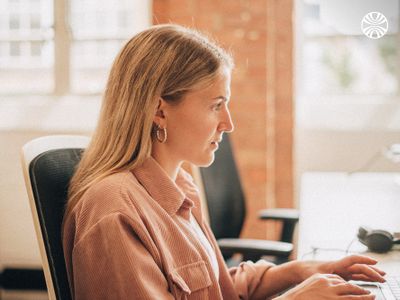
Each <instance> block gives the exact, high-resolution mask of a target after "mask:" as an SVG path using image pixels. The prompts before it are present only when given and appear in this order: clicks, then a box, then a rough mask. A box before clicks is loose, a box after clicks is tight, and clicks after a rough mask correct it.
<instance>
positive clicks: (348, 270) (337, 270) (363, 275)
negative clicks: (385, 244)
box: [300, 255, 386, 282]
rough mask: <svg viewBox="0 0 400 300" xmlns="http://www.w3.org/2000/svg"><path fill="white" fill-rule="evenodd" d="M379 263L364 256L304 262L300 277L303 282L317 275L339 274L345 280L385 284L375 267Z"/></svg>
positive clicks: (380, 271)
mask: <svg viewBox="0 0 400 300" xmlns="http://www.w3.org/2000/svg"><path fill="white" fill-rule="evenodd" d="M376 263H377V261H376V260H375V259H373V258H370V257H367V256H362V255H350V256H347V257H345V258H342V259H340V260H337V261H329V262H317V261H308V262H303V266H302V267H301V268H300V276H301V278H302V279H303V280H305V279H306V278H308V277H310V276H312V275H313V274H316V273H322V274H337V275H339V276H340V277H342V278H343V279H345V280H362V281H378V282H385V279H384V278H383V276H384V275H385V274H386V273H385V272H383V271H382V270H379V269H378V268H376V267H374V266H373V265H375V264H376Z"/></svg>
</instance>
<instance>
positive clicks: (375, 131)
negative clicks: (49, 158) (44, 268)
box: [0, 0, 400, 299]
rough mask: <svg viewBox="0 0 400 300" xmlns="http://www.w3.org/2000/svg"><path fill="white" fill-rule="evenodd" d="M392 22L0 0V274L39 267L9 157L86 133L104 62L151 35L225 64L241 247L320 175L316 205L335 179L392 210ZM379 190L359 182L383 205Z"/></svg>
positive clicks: (393, 6)
mask: <svg viewBox="0 0 400 300" xmlns="http://www.w3.org/2000/svg"><path fill="white" fill-rule="evenodd" d="M373 11H379V12H381V13H382V14H384V15H385V16H386V18H387V20H388V32H387V33H386V35H385V36H383V37H381V38H379V39H371V38H368V37H367V36H365V35H364V34H363V33H362V31H361V27H360V24H361V20H362V18H363V16H364V15H365V14H367V13H369V12H373ZM399 16H400V8H399V0H382V1H378V0H348V1H327V0H234V1H228V0H219V1H211V0H186V1H184V0H153V1H151V0H107V1H105V0H96V1H95V0H79V1H78V0H57V1H52V0H0V166H1V167H0V271H1V270H5V269H8V268H11V269H12V268H39V267H40V255H39V251H38V247H37V242H36V236H35V232H34V229H33V223H32V217H31V212H30V208H29V203H28V198H27V194H26V189H25V185H24V181H23V175H22V169H21V165H20V158H19V153H20V149H21V147H22V145H23V144H25V143H26V142H27V141H29V140H31V139H33V138H35V137H38V136H43V135H49V134H70V133H72V134H85V135H90V134H91V132H92V131H93V129H94V128H95V125H96V120H97V116H98V111H99V108H100V103H101V97H102V92H103V90H104V88H105V83H106V80H107V75H108V71H109V69H110V66H111V64H112V61H113V58H114V57H115V56H116V54H117V53H118V51H119V49H120V48H121V47H122V45H123V44H124V43H125V42H126V41H127V40H128V39H129V38H130V37H132V36H133V35H134V34H135V33H136V32H138V31H140V30H143V29H145V28H147V27H148V26H150V25H152V24H158V23H170V22H171V23H178V24H182V25H186V26H190V27H195V28H197V29H199V30H202V31H205V32H207V33H209V34H210V35H211V36H213V37H214V38H215V39H216V40H217V41H219V42H220V43H221V44H222V45H223V46H224V47H225V48H227V49H229V50H230V51H232V53H233V56H234V58H235V64H236V68H235V71H234V74H233V81H232V101H231V110H232V117H233V121H234V122H235V125H236V129H235V131H234V132H233V133H232V134H231V136H232V141H233V145H234V150H235V156H236V160H237V164H238V167H239V171H240V173H241V176H242V181H243V185H244V189H245V193H246V196H247V199H248V202H247V207H248V216H247V220H246V223H245V228H244V230H243V233H242V235H243V236H244V237H254V238H272V239H273V238H276V232H277V226H278V225H277V224H274V223H267V224H265V222H260V221H257V218H256V213H257V211H258V210H259V209H262V208H270V207H299V206H301V205H300V203H301V197H308V196H309V195H310V194H312V193H313V187H314V186H315V187H317V186H319V185H320V181H319V180H318V179H320V178H321V176H324V178H328V179H329V178H331V179H332V180H328V182H329V185H327V187H326V189H325V190H324V192H327V193H329V191H330V189H331V190H332V191H337V188H338V184H340V183H338V182H337V181H335V178H337V177H335V176H337V175H338V174H342V175H343V174H344V175H345V176H350V177H348V178H351V175H349V174H352V173H360V172H361V173H366V174H369V173H371V174H373V175H371V176H374V174H375V175H376V174H390V176H389V177H390V178H389V179H387V178H388V177H385V182H384V184H385V186H387V181H388V180H389V181H390V184H391V185H390V187H391V188H390V189H391V193H392V194H391V195H397V196H399V199H400V180H399V179H398V177H397V173H398V172H399V170H400V164H399V161H400V158H399V157H400V149H399V144H400V50H399V48H400V30H399V26H400V25H399V24H400V22H399ZM316 174H319V175H317V176H316ZM330 176H332V177H330ZM313 178H316V179H315V180H313ZM341 178H342V177H341ZM346 178H347V177H346ZM371 178H377V177H371ZM341 180H342V179H341ZM349 180H350V179H349ZM379 180H380V179H373V180H372V181H371V180H367V181H366V182H367V184H369V185H374V184H375V185H376V187H377V189H378V190H380V191H381V190H382V195H383V194H384V193H385V189H381V188H380V187H381V186H382V184H383V182H381V181H379ZM343 193H344V194H343V197H345V196H346V195H345V191H344V192H343ZM339 196H340V195H339ZM398 230H399V231H400V228H398ZM3 278H4V276H3ZM2 295H3V297H4V299H6V298H7V299H23V298H26V299H28V298H29V297H33V298H32V299H39V298H40V297H44V299H45V295H44V296H43V295H42V296H40V295H34V296H29V295H23V296H21V294H18V295H17V296H15V295H14V296H13V295H12V294H10V293H9V294H5V293H4V291H3V292H2ZM13 297H14V298H13ZM40 299H42V298H40Z"/></svg>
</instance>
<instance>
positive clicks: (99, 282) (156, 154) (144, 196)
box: [63, 25, 384, 300]
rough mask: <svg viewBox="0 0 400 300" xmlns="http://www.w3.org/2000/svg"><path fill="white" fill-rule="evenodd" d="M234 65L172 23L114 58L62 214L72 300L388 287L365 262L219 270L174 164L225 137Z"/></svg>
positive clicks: (203, 157) (346, 292) (197, 159)
mask: <svg viewBox="0 0 400 300" xmlns="http://www.w3.org/2000/svg"><path fill="white" fill-rule="evenodd" d="M232 67H233V63H232V59H231V57H230V56H229V55H228V54H227V53H226V52H225V51H224V50H222V49H221V48H220V47H218V46H217V45H216V44H215V43H213V42H211V41H210V40H208V39H207V38H206V37H204V36H203V35H201V34H199V33H197V32H195V31H193V30H189V29H187V28H183V27H180V26H177V25H159V26H154V27H151V28H150V29H148V30H145V31H143V32H141V33H139V34H137V35H136V36H135V37H133V38H132V39H131V40H130V41H129V42H128V43H127V44H126V45H125V47H124V48H123V49H122V51H121V52H120V53H119V55H118V57H117V58H116V60H115V62H114V65H113V67H112V70H111V73H110V77H109V80H108V84H107V89H106V92H105V96H104V102H103V106H102V111H101V115H100V119H99V123H98V126H97V129H96V131H95V133H94V135H93V138H92V141H91V143H90V145H89V146H88V148H87V149H86V151H85V153H84V155H83V158H82V160H81V162H80V164H79V166H78V168H77V171H76V173H75V175H74V177H73V179H72V181H71V185H70V191H69V192H70V194H69V195H70V197H69V202H68V205H67V209H66V212H65V217H64V225H63V247H64V254H65V261H66V266H67V271H68V277H69V282H70V288H71V293H72V295H73V297H74V298H75V299H239V298H240V299H266V298H272V297H276V296H275V295H277V294H278V293H281V292H282V291H285V290H287V289H288V288H290V287H292V286H295V285H297V286H296V287H295V288H293V289H292V290H289V291H288V292H286V293H284V294H282V295H281V296H279V297H278V298H276V299H307V300H312V299H373V296H371V295H368V292H367V291H365V290H364V289H362V288H360V287H357V286H354V285H351V284H349V283H347V282H346V281H345V280H349V279H359V280H372V281H384V279H383V277H382V276H383V275H384V273H383V272H382V271H380V270H378V269H377V268H375V267H373V266H372V265H373V264H375V263H376V261H375V260H372V259H370V258H367V257H362V256H351V257H347V258H344V259H342V260H339V261H334V262H304V261H301V262H290V263H287V264H283V265H280V266H274V265H273V264H270V263H267V262H265V261H258V262H256V263H253V262H245V263H242V264H241V265H240V266H239V267H236V268H231V269H229V270H228V269H227V267H226V265H225V264H224V261H223V258H222V256H221V253H220V251H219V249H218V246H217V244H216V241H215V239H214V236H213V234H212V232H211V230H210V228H209V226H208V225H207V224H206V223H205V222H204V220H203V218H202V212H201V203H200V200H199V196H198V190H197V188H196V186H195V184H194V183H193V180H192V178H191V177H190V175H189V174H188V173H186V172H185V171H184V170H183V169H182V168H181V164H182V162H184V161H187V162H190V163H193V164H195V165H198V166H208V165H210V164H211V163H212V162H213V160H214V152H215V151H216V150H217V149H218V142H220V141H221V139H222V136H223V133H224V132H231V131H232V130H233V124H232V120H231V116H230V113H229V109H228V103H229V99H230V75H231V70H232ZM328 273H330V274H332V275H321V274H328Z"/></svg>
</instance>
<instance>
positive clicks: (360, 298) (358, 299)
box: [339, 294, 375, 300]
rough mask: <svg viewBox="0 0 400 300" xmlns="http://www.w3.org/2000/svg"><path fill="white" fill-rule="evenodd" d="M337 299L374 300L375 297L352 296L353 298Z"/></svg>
mask: <svg viewBox="0 0 400 300" xmlns="http://www.w3.org/2000/svg"><path fill="white" fill-rule="evenodd" d="M339 299H342V300H374V299H375V295H372V294H370V295H354V296H341V297H339Z"/></svg>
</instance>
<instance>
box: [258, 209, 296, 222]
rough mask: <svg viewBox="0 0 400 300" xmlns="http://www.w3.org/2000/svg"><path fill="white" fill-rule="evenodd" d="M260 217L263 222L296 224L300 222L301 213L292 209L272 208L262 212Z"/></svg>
mask: <svg viewBox="0 0 400 300" xmlns="http://www.w3.org/2000/svg"><path fill="white" fill-rule="evenodd" d="M258 217H259V218H260V219H261V220H282V221H288V222H289V223H291V222H294V223H296V222H297V221H298V220H299V211H298V210H297V209H290V208H270V209H263V210H260V212H259V214H258Z"/></svg>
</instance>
